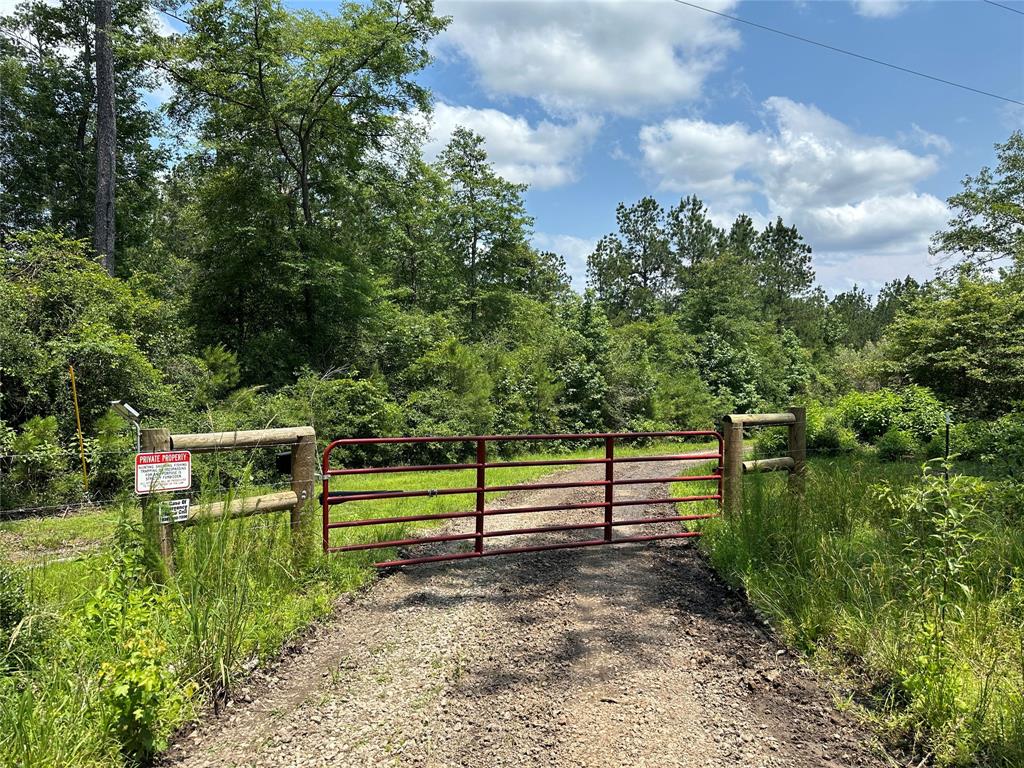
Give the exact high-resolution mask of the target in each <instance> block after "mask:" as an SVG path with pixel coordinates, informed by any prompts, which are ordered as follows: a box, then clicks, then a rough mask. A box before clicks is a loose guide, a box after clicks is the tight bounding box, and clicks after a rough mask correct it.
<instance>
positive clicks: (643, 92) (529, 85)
mask: <svg viewBox="0 0 1024 768" xmlns="http://www.w3.org/2000/svg"><path fill="white" fill-rule="evenodd" d="M735 1H736V0H708V2H707V5H708V6H709V7H711V8H714V9H715V10H728V9H729V8H731V7H732V6H733V5H735ZM438 10H439V11H440V12H442V13H446V14H450V15H451V16H452V17H453V22H452V25H451V26H450V27H449V29H448V30H447V31H446V32H445V33H444V34H443V35H442V36H441V38H440V40H439V41H438V43H437V46H436V47H437V50H438V52H439V54H440V55H441V56H442V58H443V57H447V56H451V55H456V56H460V55H461V56H464V57H465V58H466V59H468V60H469V61H470V62H471V63H472V64H473V66H474V67H475V69H476V71H477V74H478V76H479V78H480V82H481V84H482V86H483V88H484V89H485V90H486V91H488V92H489V93H490V94H491V95H500V96H518V97H523V98H531V99H536V100H538V101H539V102H540V103H541V104H543V105H544V106H545V107H546V108H547V109H549V110H552V111H555V112H565V111H569V112H571V111H575V110H580V109H582V110H592V111H593V110H596V111H602V112H605V111H607V112H615V113H620V114H635V113H638V112H641V111H643V110H646V109H648V108H651V107H665V106H669V105H673V104H677V103H678V102H680V101H690V100H693V99H696V98H698V97H699V96H700V95H701V90H702V87H703V84H704V81H705V79H706V78H707V77H708V75H710V74H711V73H712V72H714V71H715V70H716V69H718V68H719V67H720V66H721V65H722V63H723V60H724V58H725V56H726V54H727V53H728V52H729V51H730V50H732V49H734V48H736V47H738V45H739V40H740V38H739V33H738V32H737V31H736V30H735V29H733V28H731V27H730V26H728V24H727V23H726V22H724V21H723V20H722V19H719V18H716V17H714V16H711V15H709V14H706V13H701V12H699V11H696V10H693V9H689V8H686V7H684V6H680V5H677V4H675V3H669V2H664V3H642V2H635V0H624V1H621V0H618V1H617V0H603V1H601V2H588V3H579V2H559V0H536V1H535V2H502V1H500V0H497V1H493V2H492V1H489V0H475V1H471V2H470V1H466V0H463V1H462V2H453V1H452V0H447V1H445V2H441V3H439V5H438Z"/></svg>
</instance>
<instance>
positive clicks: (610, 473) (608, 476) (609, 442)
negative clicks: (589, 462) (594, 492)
mask: <svg viewBox="0 0 1024 768" xmlns="http://www.w3.org/2000/svg"><path fill="white" fill-rule="evenodd" d="M604 459H605V461H604V481H605V486H604V540H605V541H611V540H612V522H613V517H614V510H615V508H614V507H613V506H612V505H613V504H614V502H615V438H614V437H606V438H605V439H604Z"/></svg>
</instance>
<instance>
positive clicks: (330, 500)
mask: <svg viewBox="0 0 1024 768" xmlns="http://www.w3.org/2000/svg"><path fill="white" fill-rule="evenodd" d="M638 438H708V439H709V440H714V441H715V442H716V443H717V445H718V449H717V452H698V453H674V454H662V455H636V456H620V457H616V455H615V444H616V440H623V439H638ZM562 440H579V441H603V443H604V457H603V458H564V459H562V458H555V457H552V458H544V459H531V460H522V461H488V459H487V444H488V443H502V442H519V441H545V442H547V441H562ZM428 443H469V444H475V446H476V461H474V462H471V463H455V464H420V465H399V466H385V467H350V468H337V467H336V468H332V467H331V454H332V453H333V452H334V451H335V449H338V448H343V447H346V446H363V447H366V446H385V445H396V444H406V445H408V444H428ZM723 456H724V454H723V446H722V436H721V435H720V434H719V433H718V432H713V431H710V430H693V431H684V432H626V433H594V434H582V435H480V436H472V437H374V438H347V439H342V440H335V441H334V442H332V443H331V444H330V445H328V446H327V448H326V449H325V450H324V454H323V494H322V496H321V501H322V505H323V548H324V552H352V551H357V550H366V549H379V548H388V547H407V546H413V545H416V544H430V543H439V542H455V541H473V544H474V546H473V550H472V551H471V552H451V553H446V554H440V555H430V556H424V557H407V558H404V559H398V560H388V561H385V562H378V563H375V565H377V566H379V567H384V566H392V565H412V564H414V563H428V562H437V561H442V560H462V559H466V558H474V557H487V556H490V555H508V554H515V553H520V552H540V551H544V550H549V549H568V548H573V547H590V546H598V545H602V544H625V543H630V542H643V541H656V540H659V539H680V538H687V537H691V536H697V535H699V534H698V533H697V532H693V531H680V530H678V528H676V529H675V530H672V531H671V532H666V533H659V534H655V535H643V536H619V537H616V536H614V535H613V530H614V529H615V528H616V527H620V526H634V525H645V524H653V523H680V522H686V521H691V520H703V519H707V518H710V517H715V516H716V515H715V513H710V514H693V515H679V514H676V515H667V516H664V517H648V518H625V519H616V518H615V514H614V511H615V508H616V507H624V506H639V505H644V506H646V505H651V504H676V503H682V502H692V501H715V502H717V504H718V506H721V502H722V459H723ZM699 460H707V461H716V462H717V465H716V467H715V468H714V471H713V473H712V474H700V475H671V476H667V477H648V478H641V479H636V478H626V479H616V477H615V467H616V465H618V464H625V463H634V462H678V461H699ZM580 464H603V465H604V479H603V480H580V481H575V482H538V483H523V484H514V485H492V486H489V485H487V470H488V469H497V468H506V467H560V466H571V465H580ZM459 470H475V476H476V482H475V483H474V485H472V486H470V487H463V488H437V489H418V490H360V491H332V490H331V489H330V483H331V478H334V477H340V476H351V475H382V474H392V473H396V472H443V471H459ZM693 481H705V482H706V481H715V482H716V483H717V489H716V491H715V493H709V494H698V495H693V496H668V497H665V498H645V499H620V500H616V498H615V487H616V486H623V485H637V484H651V483H654V484H657V483H682V482H693ZM558 488H603V489H604V500H603V501H595V502H592V503H590V502H588V503H577V504H551V505H540V506H524V507H507V508H498V509H488V508H487V503H486V500H487V494H488V493H494V492H508V491H530V490H548V489H558ZM461 494H465V495H473V496H475V499H476V503H475V508H474V509H473V510H472V511H456V512H442V513H430V514H409V515H405V516H402V517H376V518H369V519H358V518H357V519H347V520H334V521H332V520H331V508H332V507H333V506H335V505H338V504H343V503H344V504H347V503H352V502H360V501H371V500H377V499H418V498H424V497H434V496H443V495H461ZM586 509H594V510H603V511H604V515H603V520H600V521H599V522H588V523H575V524H564V525H562V524H560V525H546V526H538V527H532V528H511V529H505V530H486V529H485V526H484V520H485V519H486V518H488V517H491V516H496V515H508V514H520V513H534V512H554V511H561V510H586ZM457 518H475V520H476V527H475V530H474V531H473V532H471V533H449V534H443V535H435V536H422V537H419V538H402V539H392V540H387V541H371V542H364V543H357V544H345V545H341V546H332V545H331V540H330V536H331V531H333V530H338V529H343V528H355V527H362V526H374V525H391V524H405V523H412V522H425V521H433V520H450V519H457ZM587 529H595V530H596V529H603V536H602V538H599V539H598V538H594V539H584V540H577V541H566V542H558V543H549V544H536V545H531V546H518V547H506V548H503V549H489V548H487V547H485V542H486V541H487V539H490V538H498V537H504V536H517V535H523V534H543V533H550V532H556V531H576V530H587Z"/></svg>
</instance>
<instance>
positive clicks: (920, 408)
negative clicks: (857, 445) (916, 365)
mask: <svg viewBox="0 0 1024 768" xmlns="http://www.w3.org/2000/svg"><path fill="white" fill-rule="evenodd" d="M835 409H836V413H837V415H838V416H839V418H840V419H841V420H842V422H843V423H844V424H845V425H846V426H848V427H850V428H851V429H853V431H854V432H855V433H856V435H857V437H858V438H859V439H860V440H863V441H865V442H873V441H874V440H875V439H876V438H878V437H881V436H882V435H883V434H885V433H886V432H888V431H889V430H890V429H892V428H893V427H895V428H897V429H901V430H904V431H906V432H910V433H912V434H913V435H914V436H915V437H916V438H917V439H919V440H926V439H928V438H930V437H931V436H932V435H933V434H934V433H935V430H937V429H938V428H939V427H940V426H941V425H942V424H943V423H944V422H945V409H944V408H943V405H942V403H941V402H940V401H939V399H938V398H937V397H935V395H934V394H932V393H931V391H929V390H928V389H925V388H924V387H906V388H904V389H899V390H894V389H880V390H877V391H875V392H851V393H849V394H846V395H844V396H843V397H841V398H840V399H839V401H838V402H837V403H836V408H835Z"/></svg>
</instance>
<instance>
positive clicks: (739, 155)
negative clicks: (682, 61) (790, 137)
mask: <svg viewBox="0 0 1024 768" xmlns="http://www.w3.org/2000/svg"><path fill="white" fill-rule="evenodd" d="M763 149H764V140H763V137H762V136H760V135H758V134H756V133H753V132H751V131H750V130H749V129H748V128H747V127H746V126H744V125H741V124H739V123H728V124H725V125H719V124H715V123H708V122H705V121H703V120H688V119H679V120H666V121H664V122H663V123H660V124H658V125H645V126H644V127H643V128H641V129H640V150H641V153H642V155H643V162H644V164H645V165H646V166H647V167H648V168H649V169H650V170H652V171H654V172H655V173H656V174H657V175H658V176H659V177H660V178H661V183H660V186H661V188H662V189H665V190H670V191H673V192H680V191H684V190H690V189H692V190H695V191H697V192H700V193H701V194H706V195H716V196H724V195H735V194H737V193H746V192H751V191H753V190H754V188H755V187H754V185H753V184H752V182H750V181H743V180H741V179H738V178H737V176H736V173H737V171H738V170H739V169H740V168H742V167H743V166H744V165H747V164H749V163H750V162H752V161H753V160H754V159H755V157H756V156H757V155H758V154H759V153H760V152H762V151H763Z"/></svg>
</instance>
